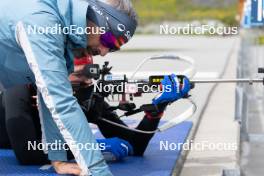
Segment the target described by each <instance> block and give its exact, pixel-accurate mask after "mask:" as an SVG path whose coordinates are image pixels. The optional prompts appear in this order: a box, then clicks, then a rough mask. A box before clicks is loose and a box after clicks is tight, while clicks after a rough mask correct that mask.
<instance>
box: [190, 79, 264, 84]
mask: <svg viewBox="0 0 264 176" xmlns="http://www.w3.org/2000/svg"><path fill="white" fill-rule="evenodd" d="M191 82H192V83H195V84H196V83H249V84H253V83H264V80H263V79H258V78H257V79H249V78H241V79H194V80H191Z"/></svg>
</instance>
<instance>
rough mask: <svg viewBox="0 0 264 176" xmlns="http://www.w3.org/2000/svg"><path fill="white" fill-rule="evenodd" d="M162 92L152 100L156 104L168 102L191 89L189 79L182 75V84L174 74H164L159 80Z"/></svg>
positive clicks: (180, 96) (182, 95) (184, 94)
mask: <svg viewBox="0 0 264 176" xmlns="http://www.w3.org/2000/svg"><path fill="white" fill-rule="evenodd" d="M161 85H162V92H161V93H160V94H159V95H158V96H157V97H155V98H154V99H153V100H152V103H153V104H155V105H157V104H160V103H167V102H168V103H169V102H173V101H176V100H178V99H180V98H183V97H185V96H186V95H187V94H188V92H189V91H190V89H191V85H190V81H189V79H188V78H187V77H185V76H184V77H183V79H182V84H180V81H179V78H178V77H177V76H176V75H175V74H172V75H169V76H165V77H164V79H163V80H162V82H161Z"/></svg>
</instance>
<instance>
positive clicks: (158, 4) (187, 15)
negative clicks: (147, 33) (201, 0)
mask: <svg viewBox="0 0 264 176" xmlns="http://www.w3.org/2000/svg"><path fill="white" fill-rule="evenodd" d="M132 3H133V5H134V7H135V9H136V11H137V12H138V15H139V19H140V24H147V23H150V22H160V21H164V20H167V21H190V20H205V19H217V20H220V21H222V22H223V23H225V24H227V25H231V26H235V25H237V22H236V20H235V15H236V13H237V4H236V3H235V4H233V5H231V6H228V7H218V8H216V7H214V8H212V7H202V6H194V5H192V4H191V3H190V1H188V0H132Z"/></svg>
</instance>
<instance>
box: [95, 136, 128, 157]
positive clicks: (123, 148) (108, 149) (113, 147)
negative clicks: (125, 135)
mask: <svg viewBox="0 0 264 176" xmlns="http://www.w3.org/2000/svg"><path fill="white" fill-rule="evenodd" d="M97 142H98V143H100V144H101V143H103V144H104V146H105V147H104V148H103V150H102V153H103V154H104V153H110V154H113V155H114V157H115V159H116V160H121V159H123V158H125V157H127V156H128V155H132V153H133V147H132V146H131V145H130V144H129V142H127V141H125V140H123V139H120V138H117V137H114V138H107V139H97Z"/></svg>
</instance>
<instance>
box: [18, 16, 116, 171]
mask: <svg viewBox="0 0 264 176" xmlns="http://www.w3.org/2000/svg"><path fill="white" fill-rule="evenodd" d="M47 18H51V19H50V21H49V23H48V24H47V25H48V26H49V25H50V26H53V25H54V24H56V23H57V22H58V21H56V20H55V21H54V19H52V15H51V16H49V17H47ZM34 25H36V24H35V23H34ZM27 26H28V24H24V23H23V22H19V23H18V24H17V30H16V36H17V41H18V44H19V45H20V46H21V48H22V50H23V51H24V53H25V56H26V59H27V62H28V64H29V66H30V68H31V70H32V72H33V73H34V76H35V80H36V85H37V88H38V91H39V92H40V94H41V97H42V98H43V104H42V105H41V106H42V108H41V109H42V110H43V111H44V113H43V122H44V126H45V123H46V124H47V125H46V126H45V127H46V128H45V131H46V133H45V134H46V138H47V141H50V142H56V140H60V139H61V137H60V135H62V136H63V138H64V140H65V141H66V142H67V144H68V145H69V147H70V149H71V151H72V153H73V155H74V156H75V159H76V161H77V163H78V165H79V166H80V168H81V169H82V174H88V173H89V172H90V173H92V174H94V175H99V174H102V175H104V174H105V175H111V173H110V171H109V169H108V167H107V165H106V164H105V162H104V159H103V157H102V155H101V152H100V151H96V150H85V149H82V150H80V149H79V148H78V146H79V145H78V144H82V145H85V144H87V143H96V141H95V138H94V136H93V134H92V131H91V129H90V127H89V125H88V123H87V121H86V119H85V116H84V114H83V112H82V110H81V108H80V106H79V105H78V103H77V100H76V98H75V97H74V96H73V92H72V88H71V84H70V82H69V80H68V72H67V68H66V63H65V62H66V61H65V58H64V47H65V46H64V36H63V35H62V34H55V35H54V34H27V31H26V28H27ZM44 27H45V26H44ZM52 122H53V124H52ZM55 127H57V129H56V128H55ZM58 129H59V130H58ZM59 132H60V134H59ZM65 154H66V152H65V151H62V153H61V152H58V151H52V150H49V158H50V159H51V160H53V161H55V160H59V161H60V160H65V157H66V155H65ZM88 169H89V170H88Z"/></svg>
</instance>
